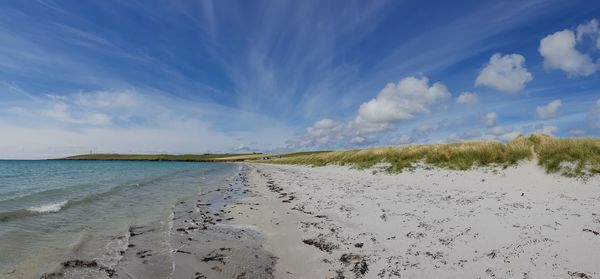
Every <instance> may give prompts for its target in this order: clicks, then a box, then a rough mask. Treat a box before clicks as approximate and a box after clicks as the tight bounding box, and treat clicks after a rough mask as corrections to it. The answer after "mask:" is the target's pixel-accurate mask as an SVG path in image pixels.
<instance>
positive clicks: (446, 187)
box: [230, 163, 600, 278]
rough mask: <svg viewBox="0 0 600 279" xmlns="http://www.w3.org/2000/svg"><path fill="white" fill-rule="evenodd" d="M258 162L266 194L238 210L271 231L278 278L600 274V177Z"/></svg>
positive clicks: (268, 240) (253, 181)
mask: <svg viewBox="0 0 600 279" xmlns="http://www.w3.org/2000/svg"><path fill="white" fill-rule="evenodd" d="M248 166H249V168H248V169H249V175H248V177H249V182H250V183H249V184H250V186H249V187H250V188H249V189H251V190H252V191H253V192H254V193H255V195H253V196H252V197H248V198H244V199H243V200H242V201H241V202H240V203H238V204H236V205H235V206H233V207H231V208H230V209H231V210H232V211H231V213H230V214H231V216H235V220H234V222H237V223H240V224H248V225H252V226H254V227H256V228H257V229H258V230H259V231H260V232H261V233H263V234H264V236H265V243H264V248H265V249H266V250H267V251H269V252H271V253H272V254H273V255H274V256H276V257H277V258H278V260H277V263H276V265H275V271H274V275H275V277H276V278H355V277H358V278H361V277H362V278H398V277H400V276H401V277H402V278H571V277H573V278H598V277H600V235H599V234H598V232H600V180H599V179H598V178H593V179H590V180H588V181H587V182H584V181H581V180H576V179H571V178H565V177H559V176H556V175H547V174H545V173H544V171H543V170H541V169H540V168H538V167H537V166H535V165H534V164H533V163H524V164H522V165H521V166H519V167H515V168H508V169H506V170H487V171H486V170H481V169H480V170H473V171H466V172H462V171H448V170H440V169H433V170H425V169H418V170H416V171H414V172H405V173H402V174H397V175H383V174H377V175H373V174H372V173H371V172H368V171H358V170H350V169H347V168H342V167H321V168H310V167H303V166H283V165H264V164H252V165H248ZM586 276H587V277H586Z"/></svg>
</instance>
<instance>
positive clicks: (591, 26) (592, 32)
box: [577, 18, 600, 49]
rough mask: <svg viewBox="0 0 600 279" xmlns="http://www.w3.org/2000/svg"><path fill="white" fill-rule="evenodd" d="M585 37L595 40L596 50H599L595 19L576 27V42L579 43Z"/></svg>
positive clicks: (599, 38) (599, 29) (597, 28)
mask: <svg viewBox="0 0 600 279" xmlns="http://www.w3.org/2000/svg"><path fill="white" fill-rule="evenodd" d="M586 36H589V37H590V38H591V39H592V40H596V48H598V49H600V28H599V27H598V20H597V19H595V18H594V19H592V20H590V21H588V23H586V24H581V25H579V26H577V41H578V42H581V41H582V40H583V39H584V37H586Z"/></svg>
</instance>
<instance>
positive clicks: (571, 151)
mask: <svg viewBox="0 0 600 279" xmlns="http://www.w3.org/2000/svg"><path fill="white" fill-rule="evenodd" d="M264 157H269V159H268V160H263V158H264ZM65 159H68V160H145V161H209V162H228V161H229V162H231V161H252V162H267V163H277V164H301V165H310V166H325V165H342V166H350V167H353V168H357V169H368V168H372V167H374V166H375V165H378V164H381V166H382V168H383V170H384V171H387V172H392V173H393V172H402V171H404V170H406V169H411V168H414V167H415V166H416V165H417V164H419V163H424V164H425V165H426V166H435V167H442V168H448V169H453V170H466V169H470V168H474V167H481V166H500V167H508V166H511V165H515V164H517V163H518V162H520V161H522V160H529V159H537V161H538V164H539V165H540V166H542V167H543V168H545V169H546V171H547V172H549V173H554V172H560V173H561V174H563V175H567V176H585V175H595V174H600V139H598V138H577V139H559V138H553V137H550V136H545V135H531V136H529V137H524V136H519V137H517V138H515V139H514V140H512V141H511V142H509V143H506V144H503V143H499V142H485V141H482V142H464V143H452V144H431V145H411V146H403V147H375V148H368V149H355V150H342V151H310V152H292V153H274V154H254V153H246V154H202V155H195V154H185V155H168V154H156V155H149V154H89V155H78V156H72V157H67V158H65Z"/></svg>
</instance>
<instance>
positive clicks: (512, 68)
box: [475, 53, 533, 93]
mask: <svg viewBox="0 0 600 279" xmlns="http://www.w3.org/2000/svg"><path fill="white" fill-rule="evenodd" d="M532 79H533V76H532V75H531V73H530V72H528V71H527V69H526V68H525V57H523V56H522V55H519V54H507V55H504V56H502V55H501V54H499V53H496V54H494V55H492V57H491V58H490V61H489V63H488V64H487V65H486V66H485V68H483V69H482V70H481V71H480V72H479V75H478V76H477V79H476V80H475V85H476V86H481V85H485V86H489V87H492V88H495V89H496V90H499V91H502V92H506V93H516V92H518V91H521V90H523V88H525V84H527V83H528V82H530V81H531V80H532Z"/></svg>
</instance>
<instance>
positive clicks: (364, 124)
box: [287, 77, 451, 148]
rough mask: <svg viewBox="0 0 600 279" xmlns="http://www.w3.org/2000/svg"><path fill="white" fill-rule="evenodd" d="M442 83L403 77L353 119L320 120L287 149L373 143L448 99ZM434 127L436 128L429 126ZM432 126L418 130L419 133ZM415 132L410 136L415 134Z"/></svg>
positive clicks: (389, 85)
mask: <svg viewBox="0 0 600 279" xmlns="http://www.w3.org/2000/svg"><path fill="white" fill-rule="evenodd" d="M450 96H451V94H450V92H449V91H448V89H447V88H446V86H444V85H443V84H442V83H439V82H436V83H434V84H431V85H430V84H429V80H428V79H427V78H426V77H420V78H417V77H407V78H404V79H402V80H400V81H399V82H398V83H397V84H394V83H389V84H387V85H386V86H385V87H384V88H383V89H382V90H381V91H380V92H379V93H378V94H377V96H376V97H375V98H373V99H371V100H369V101H367V102H364V103H362V104H361V105H360V107H359V109H358V112H357V115H356V117H355V118H354V119H353V120H351V121H347V122H340V121H336V120H332V119H321V120H319V121H317V122H315V123H314V124H313V125H312V126H310V127H308V128H306V131H305V132H304V133H303V134H301V135H299V136H298V137H297V138H296V139H294V140H290V141H288V142H287V146H288V148H308V147H326V148H332V147H343V146H347V145H367V144H371V143H375V142H377V141H378V140H379V139H380V138H379V137H377V136H376V135H379V134H380V133H382V132H385V131H389V130H391V129H392V128H394V127H396V125H397V124H398V123H399V122H401V121H405V120H410V119H414V118H416V117H417V116H418V115H421V114H427V113H430V112H431V109H432V108H433V107H436V106H439V105H442V104H444V103H446V102H447V100H448V99H450ZM432 125H437V124H432ZM433 128H434V126H430V127H429V126H428V127H425V126H421V127H420V129H422V131H420V133H426V131H424V130H423V129H425V130H428V131H429V130H430V129H433ZM417 130H418V129H415V131H413V133H416V132H419V131H417Z"/></svg>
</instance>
